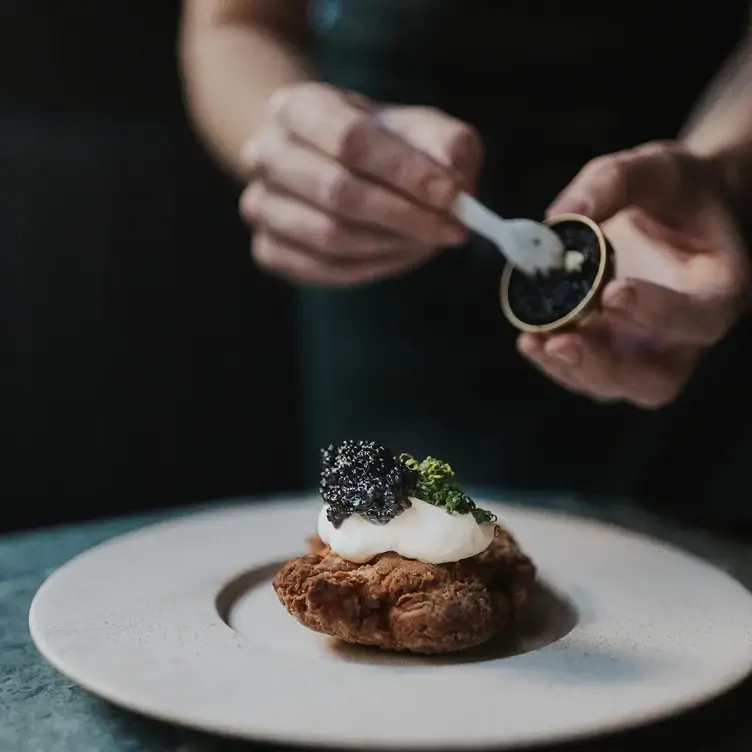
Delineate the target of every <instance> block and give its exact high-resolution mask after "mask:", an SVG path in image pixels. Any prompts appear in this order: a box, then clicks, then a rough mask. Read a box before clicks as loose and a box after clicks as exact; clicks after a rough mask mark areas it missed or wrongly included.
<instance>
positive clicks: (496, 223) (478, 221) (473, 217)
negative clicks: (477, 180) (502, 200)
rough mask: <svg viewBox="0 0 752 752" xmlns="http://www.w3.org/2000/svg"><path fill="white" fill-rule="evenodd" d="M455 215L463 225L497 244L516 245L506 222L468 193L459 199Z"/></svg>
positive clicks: (462, 194) (455, 205) (461, 195)
mask: <svg viewBox="0 0 752 752" xmlns="http://www.w3.org/2000/svg"><path fill="white" fill-rule="evenodd" d="M454 214H455V216H456V217H457V219H459V220H460V222H462V224H463V225H465V226H466V227H469V228H470V229H471V230H474V231H475V232H477V233H478V235H482V236H483V237H484V238H486V239H488V240H491V241H493V242H494V243H496V244H499V243H506V244H510V243H511V244H513V243H514V240H513V239H512V238H510V234H509V230H508V228H507V227H506V226H505V224H504V220H503V219H502V218H501V217H500V216H499V215H498V214H495V213H494V212H492V211H491V210H490V209H489V208H487V207H485V206H484V205H483V204H481V202H480V201H478V200H477V199H475V198H473V197H472V196H470V195H468V194H467V193H460V195H459V196H458V197H457V201H456V202H455V204H454Z"/></svg>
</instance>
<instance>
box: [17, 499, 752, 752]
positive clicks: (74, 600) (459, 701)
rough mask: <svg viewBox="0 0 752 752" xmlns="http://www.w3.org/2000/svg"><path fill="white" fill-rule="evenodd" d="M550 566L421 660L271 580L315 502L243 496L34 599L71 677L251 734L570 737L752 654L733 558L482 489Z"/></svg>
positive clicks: (82, 560) (735, 671) (404, 738)
mask: <svg viewBox="0 0 752 752" xmlns="http://www.w3.org/2000/svg"><path fill="white" fill-rule="evenodd" d="M483 506H487V507H489V508H491V509H493V510H494V511H495V512H496V513H497V514H498V515H499V519H500V521H501V522H502V523H503V524H505V525H506V526H507V527H508V528H509V529H510V530H511V531H512V532H513V534H514V535H515V536H516V537H517V538H518V540H519V542H520V543H521V545H522V547H523V548H524V549H525V550H526V551H527V552H528V553H529V554H530V555H531V556H532V557H533V558H534V560H535V561H536V563H537V564H538V566H539V569H540V575H541V585H540V587H539V589H538V592H537V593H536V594H535V597H534V599H533V604H532V608H531V609H530V612H529V614H528V616H527V617H526V619H525V620H523V622H522V623H521V624H520V625H519V627H518V630H517V631H516V633H515V634H514V635H511V636H510V637H508V638H507V639H506V640H504V641H503V642H501V643H495V644H492V645H489V646H486V647H485V648H483V649H480V650H477V651H475V652H469V653H465V654H457V655H454V656H444V657H436V658H426V657H418V656H404V655H396V654H389V653H382V652H380V651H376V650H369V649H365V648H362V649H358V648H355V647H352V646H345V645H343V644H341V643H338V642H336V641H333V640H330V639H329V638H326V637H323V636H321V635H317V634H314V633H312V632H309V631H308V630H306V629H305V628H304V627H302V626H300V625H299V624H298V623H297V622H296V621H295V620H294V619H293V618H292V617H291V616H289V615H288V614H287V612H286V611H285V610H284V608H283V607H282V606H281V605H280V603H279V602H278V601H277V599H276V596H275V594H274V591H273V590H272V586H271V578H272V576H273V574H274V572H275V571H276V569H277V568H278V567H279V565H280V564H281V563H282V562H283V561H284V560H285V559H287V558H289V557H292V556H295V555H297V554H299V553H302V552H303V550H304V548H305V542H304V541H305V538H306V537H307V536H308V535H309V534H310V533H311V531H312V528H313V525H314V521H315V518H316V514H317V511H318V503H317V502H315V501H313V500H310V501H300V500H297V501H290V502H281V503H274V504H268V505H260V506H253V507H232V508H228V509H224V510H220V511H216V512H211V513H208V514H201V515H197V516H194V517H189V518H183V519H181V520H179V521H176V522H171V523H165V524H161V525H156V526H154V527H149V528H146V529H143V530H140V531H137V532H135V533H130V534H128V535H125V536H122V537H120V538H116V539H114V540H112V541H109V542H107V543H104V544H102V545H100V546H97V547H96V548H93V549H91V550H89V551H87V552H85V553H83V554H81V555H80V556H78V557H76V558H75V559H73V560H72V561H70V562H69V563H67V564H66V565H65V566H63V567H62V568H61V569H59V570H58V571H57V572H55V573H54V574H53V575H52V576H51V577H50V578H49V579H48V580H47V581H46V582H45V583H44V584H43V585H42V587H41V589H40V590H39V592H38V593H37V595H36V598H35V599H34V602H33V604H32V607H31V614H30V624H31V632H32V635H33V638H34V641H35V643H36V645H37V647H38V648H39V650H40V651H41V652H42V654H43V655H44V656H45V657H46V658H47V660H48V661H49V662H50V663H51V664H52V665H53V666H55V667H56V668H57V669H58V670H59V671H61V672H62V673H63V674H65V675H66V676H68V677H69V678H71V679H72V680H73V681H75V682H77V683H78V684H80V685H81V686H83V687H85V688H87V689H89V690H91V691H92V692H94V693H95V694H97V695H100V696H101V697H103V698H106V699H107V700H110V701H112V702H114V703H116V704H118V705H121V706H123V707H126V708H129V709H131V710H134V711H137V712H140V713H144V714H146V715H149V716H153V717H155V718H160V719H163V720H167V721H172V722H175V723H179V724H184V725H187V726H192V727H196V728H200V729H204V730H209V731H216V732H220V733H224V734H229V735H233V736H238V737H245V738H248V739H256V740H261V739H263V740H272V741H280V742H289V743H307V744H320V745H326V746H330V747H349V746H355V747H357V748H359V749H365V748H374V749H399V750H407V749H426V750H428V749H430V750H437V749H447V748H450V749H483V748H489V747H493V748H497V749H498V748H504V747H518V746H525V745H527V744H537V743H544V742H549V743H550V742H557V741H564V740H569V739H574V738H579V737H585V736H591V735H595V734H598V733H601V732H606V731H613V730H617V729H620V728H626V727H630V726H634V725H638V724H642V723H645V722H648V721H650V720H654V719H658V718H660V717H664V716H667V715H670V714H673V713H676V712H678V711H680V710H683V709H686V708H689V707H691V706H693V705H696V704H698V703H700V702H702V701H704V700H706V699H709V698H710V697H712V696H714V695H716V694H718V693H720V692H721V691H722V690H724V689H726V688H728V687H730V686H732V685H734V684H736V683H737V682H739V681H740V680H741V679H742V678H743V677H744V676H745V675H746V674H747V673H748V672H749V670H750V668H752V636H751V632H750V630H751V628H752V595H750V593H749V592H748V591H747V590H745V589H744V588H743V587H742V586H741V585H740V584H739V583H737V582H736V581H735V580H733V579H732V578H730V577H729V576H728V575H726V574H725V573H723V572H722V571H720V570H718V569H716V568H714V567H712V566H709V565H708V564H706V563H704V562H703V561H701V560H699V559H697V558H694V557H692V556H690V555H688V554H685V553H682V552H680V551H678V550H676V549H673V548H670V547H668V546H665V545H663V544H660V543H658V542H655V541H652V540H649V539H647V538H645V537H642V536H639V535H635V534H632V533H629V532H627V531H625V530H622V529H620V528H616V527H611V526H606V525H602V524H599V523H595V522H590V521H587V520H584V519H577V518H572V517H568V516H565V515H560V514H552V513H547V512H538V511H526V510H523V509H518V508H512V507H506V506H501V505H497V504H491V503H484V504H483Z"/></svg>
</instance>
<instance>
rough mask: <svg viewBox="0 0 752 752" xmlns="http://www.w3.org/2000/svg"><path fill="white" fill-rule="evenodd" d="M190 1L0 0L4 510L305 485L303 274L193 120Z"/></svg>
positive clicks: (31, 518)
mask: <svg viewBox="0 0 752 752" xmlns="http://www.w3.org/2000/svg"><path fill="white" fill-rule="evenodd" d="M178 13H179V3H178V2H177V0H160V2H157V3H153V2H145V1H143V0H142V1H141V2H125V1H124V0H111V1H110V2H106V3H100V2H94V1H93V0H91V1H87V0H77V2H71V3H60V2H56V1H54V0H33V1H27V0H5V2H3V3H0V500H1V501H2V510H3V514H2V518H1V519H0V531H2V530H7V529H14V528H19V527H25V526H31V525H41V524H48V523H53V522H58V521H62V520H73V519H81V518H88V517H97V516H103V515H111V514H117V513H123V512H128V511H132V510H137V509H142V508H151V507H155V506H168V505H173V504H185V503H191V502H195V501H200V500H205V499H213V498H221V497H226V496H235V495H239V494H251V493H256V492H261V491H267V490H270V489H288V488H295V487H297V486H298V485H299V477H300V476H299V470H298V466H297V462H298V452H297V451H296V445H295V444H296V436H297V435H298V433H299V432H298V429H297V412H298V408H297V404H296V393H297V392H296V389H295V388H294V380H295V372H294V368H295V363H294V351H295V342H294V334H293V328H292V316H293V302H292V291H291V289H290V288H288V287H287V286H286V285H284V284H282V283H280V282H277V281H275V280H273V279H271V278H270V277H268V276H265V275H263V274H262V273H260V272H259V271H257V270H256V269H255V268H254V266H253V264H252V263H251V260H250V256H249V234H248V231H247V229H246V228H245V227H244V226H243V225H242V224H241V222H240V220H239V217H238V214H237V209H236V206H237V197H238V192H239V191H238V187H237V186H236V185H234V184H233V183H232V182H231V181H230V180H229V179H227V178H226V177H225V176H223V175H222V174H221V173H220V172H219V170H218V169H217V168H216V167H215V166H214V165H213V164H212V162H211V160H210V159H209V157H207V156H206V154H205V152H204V149H203V147H202V146H201V145H200V144H199V143H198V141H197V139H196V137H195V136H194V134H193V133H192V131H191V128H190V126H189V125H188V122H187V118H186V115H185V112H184V109H183V106H182V101H181V91H180V85H179V80H178V75H177V68H176V58H175V49H176V32H177V25H178Z"/></svg>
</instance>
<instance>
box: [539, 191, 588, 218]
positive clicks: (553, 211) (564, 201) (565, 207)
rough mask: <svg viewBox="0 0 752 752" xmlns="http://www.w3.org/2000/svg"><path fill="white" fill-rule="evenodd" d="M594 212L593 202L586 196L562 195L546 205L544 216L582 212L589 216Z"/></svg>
mask: <svg viewBox="0 0 752 752" xmlns="http://www.w3.org/2000/svg"><path fill="white" fill-rule="evenodd" d="M594 213H595V208H594V206H593V202H592V201H590V200H589V199H587V198H586V197H584V196H570V195H562V196H560V197H559V198H557V199H556V200H555V201H554V202H553V203H552V204H551V206H549V207H548V210H547V211H546V217H549V218H550V217H555V216H557V215H558V214H582V215H583V216H585V217H591V216H592V215H593V214H594Z"/></svg>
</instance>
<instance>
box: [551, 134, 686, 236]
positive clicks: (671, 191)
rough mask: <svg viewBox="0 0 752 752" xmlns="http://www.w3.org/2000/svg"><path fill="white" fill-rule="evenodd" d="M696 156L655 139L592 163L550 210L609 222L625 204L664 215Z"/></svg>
mask: <svg viewBox="0 0 752 752" xmlns="http://www.w3.org/2000/svg"><path fill="white" fill-rule="evenodd" d="M690 159H691V157H690V156H689V155H688V154H687V153H686V152H685V151H684V149H683V148H682V147H681V146H680V145H679V144H676V143H672V142H654V143H649V144H645V145H643V146H639V147H637V148H636V149H629V150H627V151H620V152H615V153H614V154H608V155H606V156H603V157H598V158H596V159H593V160H591V161H590V162H588V163H587V164H586V165H585V167H583V168H582V170H580V172H579V174H578V175H577V176H576V177H575V179H574V180H573V181H572V182H571V183H570V184H569V185H568V186H567V187H566V188H565V189H564V190H563V191H562V192H561V193H560V194H559V196H558V197H557V198H556V199H555V200H554V202H553V204H551V206H550V207H549V209H548V215H549V216H552V215H554V214H563V213H566V212H575V213H577V214H584V215H586V216H588V217H590V218H591V219H592V220H593V221H595V222H599V223H600V222H605V221H606V220H607V219H610V218H611V217H613V216H614V215H615V214H617V213H618V212H620V211H622V210H623V209H627V208H630V207H637V208H640V209H643V210H644V211H645V212H646V213H648V214H652V215H654V216H656V217H658V218H661V219H670V218H669V217H668V216H667V215H668V214H670V213H671V212H672V209H673V207H675V206H677V204H678V203H680V202H681V200H682V194H686V192H687V183H688V181H686V172H687V166H688V164H689V160H690Z"/></svg>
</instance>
